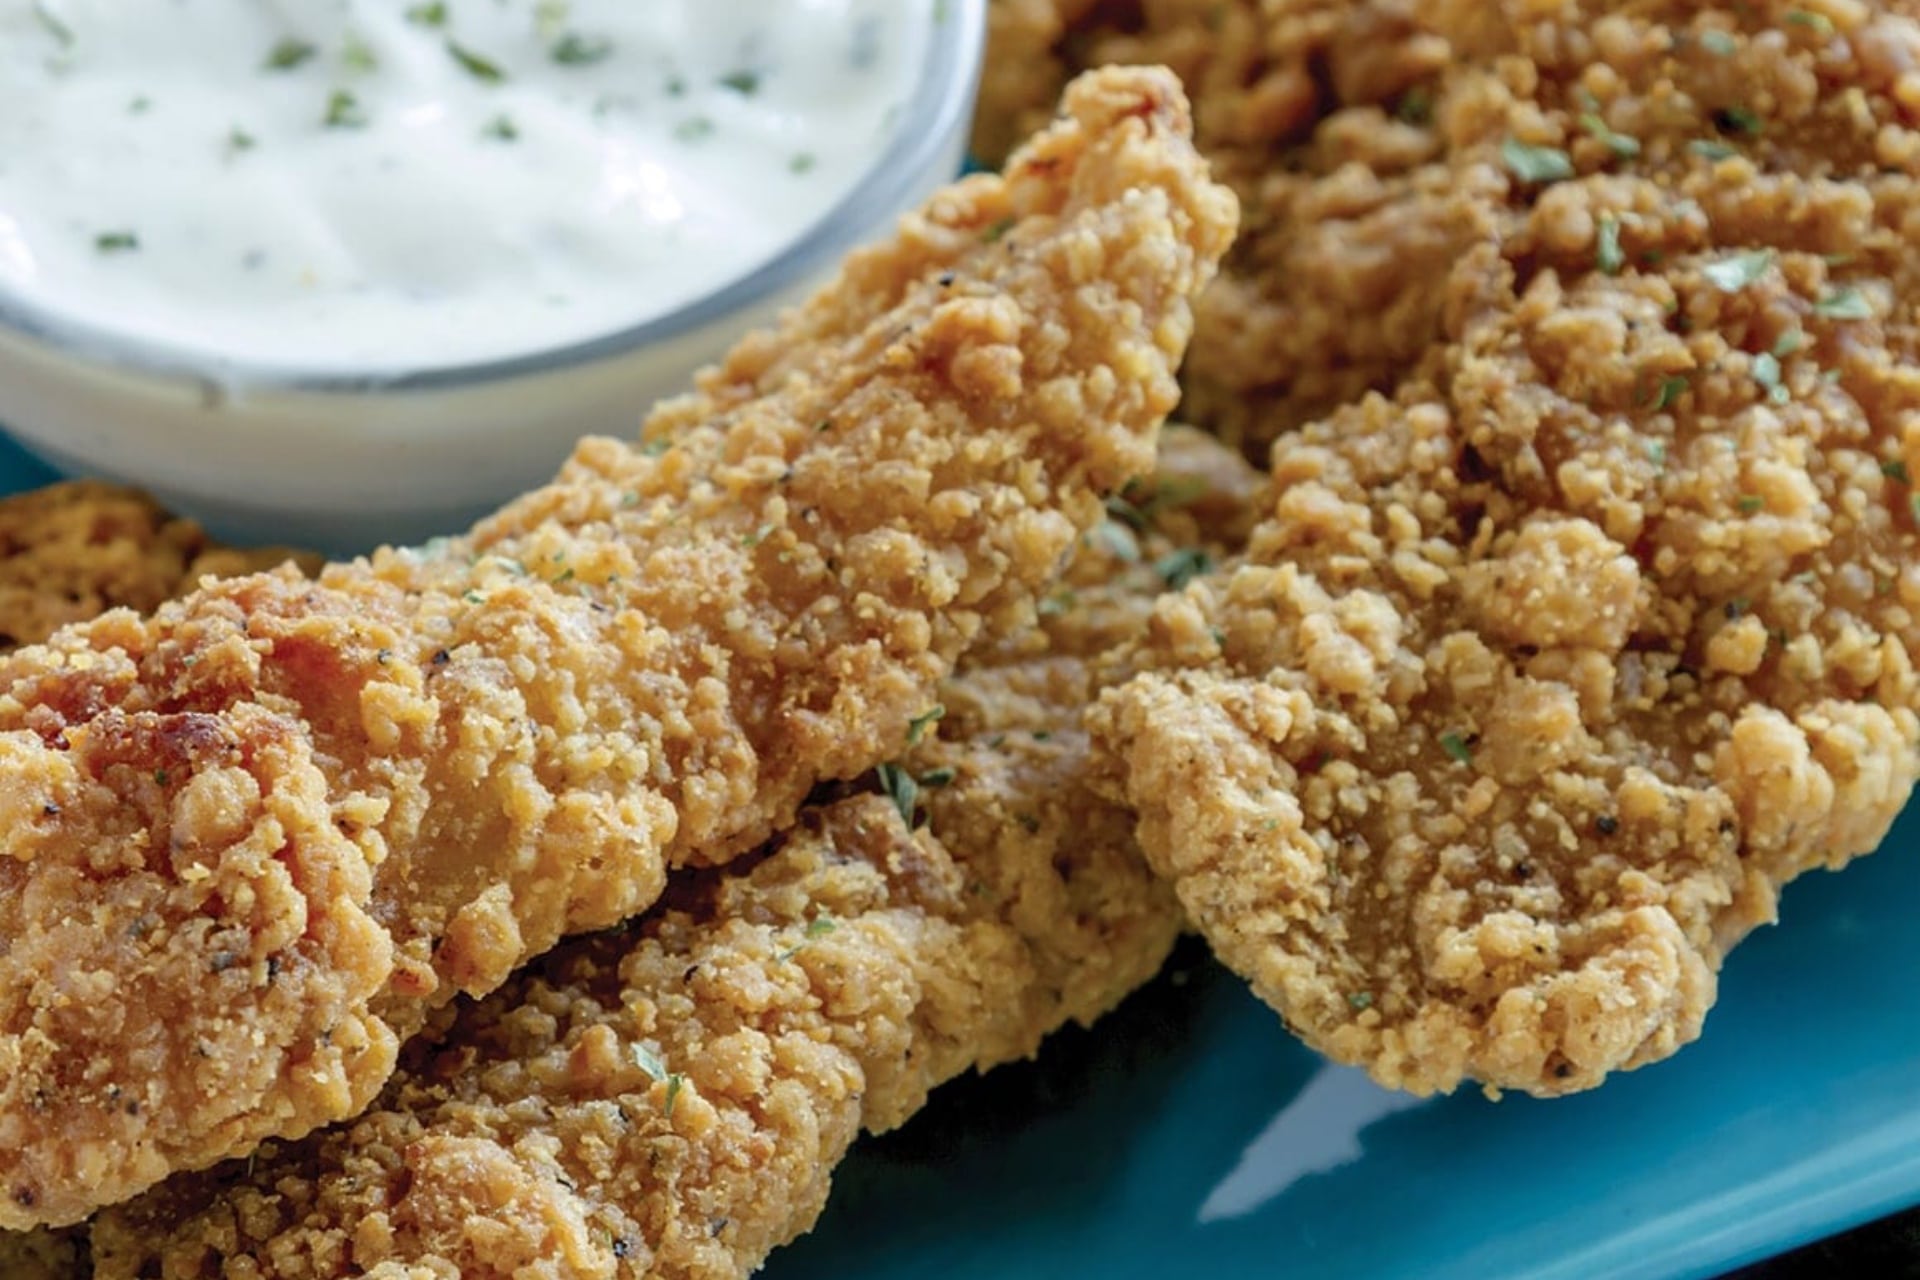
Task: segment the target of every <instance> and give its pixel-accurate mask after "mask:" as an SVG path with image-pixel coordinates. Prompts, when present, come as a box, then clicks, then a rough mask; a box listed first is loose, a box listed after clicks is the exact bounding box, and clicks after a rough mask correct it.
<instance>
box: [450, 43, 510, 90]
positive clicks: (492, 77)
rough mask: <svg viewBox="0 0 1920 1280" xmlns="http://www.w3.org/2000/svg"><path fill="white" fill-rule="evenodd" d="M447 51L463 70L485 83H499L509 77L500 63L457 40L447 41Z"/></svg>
mask: <svg viewBox="0 0 1920 1280" xmlns="http://www.w3.org/2000/svg"><path fill="white" fill-rule="evenodd" d="M447 52H448V53H450V54H452V55H453V60H454V61H455V62H457V63H459V64H460V67H461V69H462V70H464V71H465V72H466V73H467V74H468V75H470V76H472V77H473V78H474V79H475V80H478V81H480V82H481V83H483V84H499V83H500V82H501V81H502V80H505V79H506V78H507V73H506V72H504V71H502V70H501V69H500V64H499V63H497V62H494V61H492V60H491V59H489V58H486V57H483V56H481V55H480V54H477V53H475V52H474V51H473V50H471V49H469V48H467V47H466V46H465V45H462V44H460V43H459V42H458V41H456V40H449V41H447Z"/></svg>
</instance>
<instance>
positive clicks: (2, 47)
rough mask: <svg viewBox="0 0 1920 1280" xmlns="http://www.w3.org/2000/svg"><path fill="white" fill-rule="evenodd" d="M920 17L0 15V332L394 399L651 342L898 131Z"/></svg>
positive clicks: (86, 9)
mask: <svg viewBox="0 0 1920 1280" xmlns="http://www.w3.org/2000/svg"><path fill="white" fill-rule="evenodd" d="M942 10H943V6H942V5H941V4H940V3H939V0H923V2H918V3H908V2H906V0H565V2H562V0H537V2H536V0H441V2H439V3H414V2H412V0H297V2H288V3H270V2H268V0H0V103H4V104H5V108H4V110H0V309H19V308H24V309H25V310H26V311H27V312H29V313H31V314H33V315H34V316H35V317H36V319H37V321H38V322H39V323H42V324H49V325H51V326H54V327H56V328H57V327H60V326H69V327H75V328H77V329H78V330H80V331H83V332H84V331H92V332H93V333H94V334H95V335H96V336H102V335H104V336H106V337H108V338H111V337H113V336H122V337H128V338H133V339H137V340H140V341H142V342H145V343H149V344H159V345H161V346H163V347H165V348H168V349H172V350H175V351H184V352H187V353H203V354H205V355H207V356H209V357H211V358H213V359H215V360H217V361H220V362H223V363H226V362H231V363H237V364H241V365H257V366H265V367H270V368H280V369H288V368H291V369H305V370H316V371H348V372H374V373H378V372H382V371H384V372H404V371H411V370H419V369H431V368H439V367H447V366H458V365H466V364H474V363H480V362H485V361H488V360H493V359H499V358H503V357H508V356H517V355H525V354H529V353H534V352H540V351H546V350H552V349H555V348H561V347H565V346H568V345H571V344H575V343H579V342H582V341H586V340H590V339H593V338H596V337H601V336H604V335H607V334H611V333H615V332H618V331H620V330H622V329H625V328H628V327H630V326H633V325H635V324H638V323H640V322H643V321H646V320H649V319H652V318H656V317H659V316H662V315H665V314H668V313H670V312H672V311H674V310H676V309H677V308H680V307H682V306H684V305H686V304H688V303H690V302H692V301H694V300H695V299H698V298H700V297H701V296H703V295H706V294H709V293H711V292H712V291H714V290H715V289H716V288H718V287H720V286H722V285H724V284H725V283H727V282H729V281H732V280H735V279H738V278H740V277H741V276H743V275H746V274H748V273H750V272H752V270H753V269H754V268H755V267H756V266H758V265H760V264H762V263H764V262H766V261H767V260H768V259H769V258H771V257H773V256H774V255H776V254H777V253H778V252H779V250H780V249H781V248H782V247H783V246H785V245H786V244H789V243H791V242H792V241H793V240H794V239H795V238H796V237H797V236H798V235H800V234H802V233H803V232H804V231H805V230H806V229H807V228H808V227H810V226H813V225H814V224H816V223H818V222H819V221H820V220H822V219H823V218H825V217H827V216H828V215H829V214H830V213H831V212H832V211H833V210H834V208H835V207H836V206H837V205H838V204H839V203H840V202H841V201H842V200H843V199H845V198H846V197H847V196H848V194H849V193H850V192H851V191H852V190H853V189H854V188H855V187H856V186H857V185H858V184H859V182H860V180H861V178H862V177H863V175H864V174H865V173H866V172H867V170H868V169H870V168H871V167H872V165H873V164H874V162H875V159H876V158H877V157H878V156H879V155H880V154H881V153H882V152H883V151H884V150H885V148H886V146H887V144H888V142H889V141H890V139H891V138H892V137H893V136H894V134H895V132H896V131H897V129H898V128H899V124H900V117H901V107H902V105H903V104H904V103H905V102H906V101H907V100H908V99H909V97H910V96H911V94H912V91H913V89H914V85H915V82H916V79H917V77H918V75H919V74H920V70H921V68H922V66H923V65H924V63H925V60H926V57H927V52H928V41H929V40H930V39H933V38H936V36H935V28H936V26H937V24H938V23H939V21H940V20H941V13H942Z"/></svg>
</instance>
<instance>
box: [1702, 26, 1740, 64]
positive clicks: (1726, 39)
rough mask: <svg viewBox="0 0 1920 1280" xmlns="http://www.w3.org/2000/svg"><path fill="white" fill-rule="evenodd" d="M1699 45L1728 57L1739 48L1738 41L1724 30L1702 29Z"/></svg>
mask: <svg viewBox="0 0 1920 1280" xmlns="http://www.w3.org/2000/svg"><path fill="white" fill-rule="evenodd" d="M1700 47H1701V48H1702V49H1705V50H1706V51H1707V52H1708V53H1711V54H1715V55H1717V56H1718V57H1722V58H1730V57H1732V56H1733V54H1734V52H1735V51H1736V50H1738V49H1739V47H1740V42H1739V41H1737V40H1735V39H1734V38H1733V36H1732V35H1731V34H1730V33H1728V32H1725V31H1703V32H1701V33H1700Z"/></svg>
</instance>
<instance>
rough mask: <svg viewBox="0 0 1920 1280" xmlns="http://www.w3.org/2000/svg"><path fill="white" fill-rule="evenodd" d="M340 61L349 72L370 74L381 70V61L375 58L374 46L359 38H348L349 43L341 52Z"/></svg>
mask: <svg viewBox="0 0 1920 1280" xmlns="http://www.w3.org/2000/svg"><path fill="white" fill-rule="evenodd" d="M340 61H342V62H343V63H345V64H346V67H347V70H349V71H360V72H368V71H375V70H377V69H379V66H380V60H379V58H377V57H375V56H374V52H373V46H372V45H370V44H368V43H367V42H366V41H365V40H362V39H361V38H360V37H359V36H348V37H347V43H346V46H345V47H344V48H342V49H341V50H340Z"/></svg>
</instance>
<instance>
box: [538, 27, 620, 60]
mask: <svg viewBox="0 0 1920 1280" xmlns="http://www.w3.org/2000/svg"><path fill="white" fill-rule="evenodd" d="M548 55H549V56H550V57H552V59H553V60H554V61H555V62H557V63H559V64H560V65H561V66H563V67H587V66H592V65H593V64H594V63H596V62H605V61H606V60H607V59H608V58H610V57H612V56H613V41H611V40H609V39H607V38H606V37H605V36H583V35H581V34H580V33H579V32H577V31H569V32H567V34H565V35H563V36H561V37H560V38H559V39H558V40H556V41H554V42H553V48H552V49H550V50H548Z"/></svg>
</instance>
